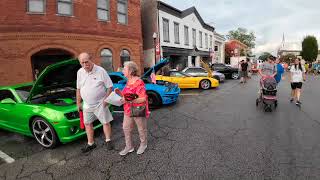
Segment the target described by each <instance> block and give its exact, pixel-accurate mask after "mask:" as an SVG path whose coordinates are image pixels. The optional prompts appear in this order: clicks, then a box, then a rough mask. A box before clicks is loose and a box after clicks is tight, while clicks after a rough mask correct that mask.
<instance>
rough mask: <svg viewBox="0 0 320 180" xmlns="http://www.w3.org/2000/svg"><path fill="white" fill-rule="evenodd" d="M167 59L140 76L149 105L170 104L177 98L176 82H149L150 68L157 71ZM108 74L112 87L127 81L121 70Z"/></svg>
mask: <svg viewBox="0 0 320 180" xmlns="http://www.w3.org/2000/svg"><path fill="white" fill-rule="evenodd" d="M168 62H169V61H168V60H163V61H161V62H159V63H158V64H156V65H155V66H154V67H152V68H151V69H149V70H148V71H147V72H146V73H145V74H144V75H143V76H142V77H141V78H142V80H143V81H144V82H145V85H146V91H147V94H148V102H149V105H150V106H151V107H159V106H161V105H166V104H172V103H174V102H176V101H177V100H178V97H179V94H180V91H181V90H180V88H179V87H178V85H177V84H174V83H171V82H168V81H157V82H156V84H153V83H152V82H151V78H150V75H151V72H152V69H155V71H158V70H159V69H160V68H162V67H163V66H164V65H166V64H167V63H168ZM109 76H110V78H111V80H112V82H113V87H114V88H119V89H121V90H122V89H123V88H124V87H125V85H126V83H127V78H126V77H125V76H124V75H123V73H122V72H112V73H109Z"/></svg>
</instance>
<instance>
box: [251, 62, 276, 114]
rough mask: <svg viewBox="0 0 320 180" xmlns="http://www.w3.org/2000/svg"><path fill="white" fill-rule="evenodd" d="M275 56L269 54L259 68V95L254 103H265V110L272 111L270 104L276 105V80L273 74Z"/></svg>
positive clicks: (274, 71) (274, 70)
mask: <svg viewBox="0 0 320 180" xmlns="http://www.w3.org/2000/svg"><path fill="white" fill-rule="evenodd" d="M275 59H276V58H275V57H273V56H269V57H268V59H267V62H264V63H263V64H262V66H261V68H260V69H259V74H260V76H261V80H260V90H259V97H258V98H257V101H256V105H257V106H258V104H259V103H260V102H262V103H263V104H264V105H265V111H272V109H271V106H272V104H274V105H275V107H276V106H277V97H276V93H277V82H276V80H275V78H274V77H275V76H276V74H277V67H276V64H275V63H274V61H275Z"/></svg>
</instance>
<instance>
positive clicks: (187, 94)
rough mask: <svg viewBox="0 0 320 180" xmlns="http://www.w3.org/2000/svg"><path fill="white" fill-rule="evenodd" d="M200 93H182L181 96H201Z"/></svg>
mask: <svg viewBox="0 0 320 180" xmlns="http://www.w3.org/2000/svg"><path fill="white" fill-rule="evenodd" d="M199 95H200V94H180V96H199Z"/></svg>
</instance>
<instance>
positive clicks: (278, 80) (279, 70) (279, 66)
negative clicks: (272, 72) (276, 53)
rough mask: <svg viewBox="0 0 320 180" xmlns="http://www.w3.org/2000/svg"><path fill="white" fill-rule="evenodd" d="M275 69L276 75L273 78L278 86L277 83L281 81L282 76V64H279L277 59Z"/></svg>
mask: <svg viewBox="0 0 320 180" xmlns="http://www.w3.org/2000/svg"><path fill="white" fill-rule="evenodd" d="M276 67H277V74H276V76H275V77H274V78H275V79H276V81H277V84H279V82H280V81H281V79H282V74H283V73H284V68H283V66H282V64H281V63H280V59H279V58H277V59H276Z"/></svg>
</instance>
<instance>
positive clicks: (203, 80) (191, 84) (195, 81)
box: [156, 70, 219, 90]
mask: <svg viewBox="0 0 320 180" xmlns="http://www.w3.org/2000/svg"><path fill="white" fill-rule="evenodd" d="M156 79H157V80H162V81H169V82H172V83H177V84H178V85H179V87H180V88H201V89H205V90H206V89H210V88H211V87H218V86H219V81H218V80H216V79H214V78H210V77H193V76H190V75H188V74H185V73H183V72H180V71H174V70H171V71H170V73H169V76H163V75H157V76H156Z"/></svg>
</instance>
